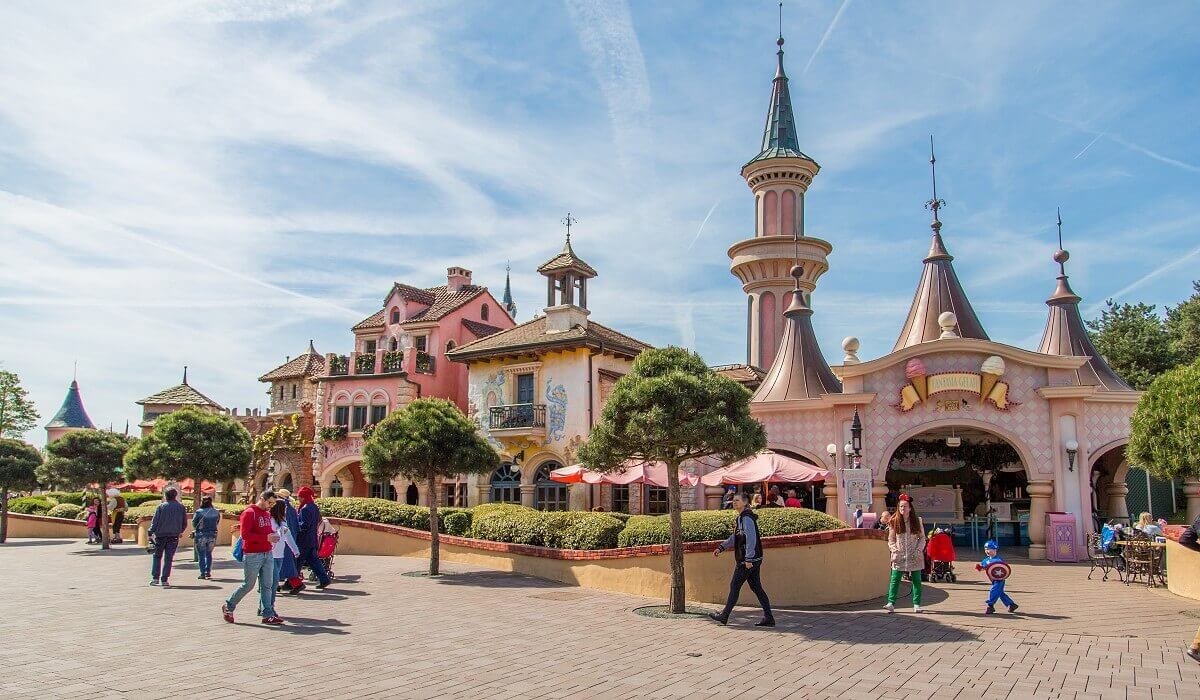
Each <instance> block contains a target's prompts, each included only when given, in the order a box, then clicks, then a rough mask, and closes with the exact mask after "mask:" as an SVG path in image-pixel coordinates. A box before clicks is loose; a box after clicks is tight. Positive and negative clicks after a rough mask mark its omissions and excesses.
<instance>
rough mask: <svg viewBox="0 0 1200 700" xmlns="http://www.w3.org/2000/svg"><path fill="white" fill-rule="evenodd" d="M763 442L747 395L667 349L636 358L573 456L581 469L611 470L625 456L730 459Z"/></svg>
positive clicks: (693, 357) (693, 359)
mask: <svg viewBox="0 0 1200 700" xmlns="http://www.w3.org/2000/svg"><path fill="white" fill-rule="evenodd" d="M764 447H766V434H765V432H764V431H763V427H762V425H760V424H759V422H758V421H756V420H754V418H753V417H751V416H750V392H748V391H747V390H746V389H745V388H744V387H742V386H741V385H740V384H738V383H737V382H735V381H733V380H732V379H729V378H727V377H722V376H721V375H719V374H717V373H715V372H713V371H712V370H711V369H709V368H708V365H706V364H704V360H702V359H701V358H700V356H699V355H697V354H696V353H693V352H689V351H687V350H684V349H682V348H674V347H669V348H662V349H658V350H647V351H645V352H643V353H642V354H640V355H638V357H637V359H636V360H634V362H633V367H632V369H631V370H630V372H629V374H627V375H625V376H624V377H622V378H621V380H620V381H618V382H617V385H616V386H615V387H614V388H613V391H612V394H611V395H610V396H609V398H608V402H607V403H606V404H605V405H604V411H603V412H602V413H601V416H600V421H599V423H597V424H596V426H595V427H594V428H593V429H592V433H591V437H590V438H589V439H588V441H587V443H586V444H584V445H583V446H582V447H581V448H580V451H579V456H580V459H581V460H582V461H583V463H584V464H586V465H587V467H588V468H589V469H593V470H595V471H601V472H611V471H617V470H619V469H621V468H622V467H623V465H624V463H625V461H626V460H628V459H631V458H640V459H646V460H649V461H661V462H666V463H667V464H668V465H675V466H678V465H679V463H680V462H682V461H684V460H687V459H694V458H697V457H706V456H709V455H719V456H721V457H722V458H723V459H725V460H726V461H733V460H737V459H741V458H742V457H747V456H749V455H752V454H754V453H755V452H757V451H759V450H761V449H763V448H764Z"/></svg>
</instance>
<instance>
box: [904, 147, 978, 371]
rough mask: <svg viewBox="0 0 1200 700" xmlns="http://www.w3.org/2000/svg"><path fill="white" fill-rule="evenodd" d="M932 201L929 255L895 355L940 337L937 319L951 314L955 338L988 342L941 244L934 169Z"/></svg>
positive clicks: (939, 202) (933, 164) (932, 164)
mask: <svg viewBox="0 0 1200 700" xmlns="http://www.w3.org/2000/svg"><path fill="white" fill-rule="evenodd" d="M936 162H937V159H936V158H935V157H934V155H933V139H932V137H931V138H930V140H929V165H930V167H931V168H935V167H936ZM933 173H934V175H933V199H931V200H929V202H928V203H926V206H927V207H929V209H930V210H932V211H933V222H932V223H931V224H930V225H929V226H930V228H931V229H933V240H932V241H930V244H929V254H928V255H926V256H925V260H924V261H923V262H924V263H925V269H924V270H922V272H921V281H920V282H918V283H917V291H916V293H915V294H914V295H913V300H912V306H910V307H909V309H908V318H907V319H906V320H905V321H904V329H903V330H901V331H900V337H899V338H897V339H896V345H895V347H893V348H892V352H895V351H897V350H899V349H901V348H906V347H909V346H911V345H917V344H919V343H927V342H929V341H931V340H937V339H938V338H939V337H941V335H942V329H941V326H940V325H938V317H939V316H941V315H942V314H943V313H945V312H947V311H950V312H952V313H954V315H955V316H956V317H957V318H958V335H959V337H962V338H978V339H980V340H988V336H987V332H985V331H984V330H983V324H981V323H980V322H979V317H978V316H977V315H976V314H975V309H974V308H973V307H972V306H971V300H970V299H968V298H967V293H966V292H964V291H963V288H962V284H961V283H960V282H959V281H958V275H957V274H955V272H954V256H953V255H950V253H949V252H948V251H947V250H946V244H945V243H944V242H943V241H942V222H941V221H940V220H939V219H938V211H939V210H940V209H941V208H942V205H943V204H945V202H943V201H942V200H940V199H938V196H937V171H936V169H935V170H933Z"/></svg>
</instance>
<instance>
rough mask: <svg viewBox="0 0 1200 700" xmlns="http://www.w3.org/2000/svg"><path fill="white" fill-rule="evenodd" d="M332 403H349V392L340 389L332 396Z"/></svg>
mask: <svg viewBox="0 0 1200 700" xmlns="http://www.w3.org/2000/svg"><path fill="white" fill-rule="evenodd" d="M332 400H333V403H335V404H336V403H346V404H349V403H350V392H348V391H346V390H345V389H342V390H340V391H338V392H337V393H336V394H334V395H333V399H332Z"/></svg>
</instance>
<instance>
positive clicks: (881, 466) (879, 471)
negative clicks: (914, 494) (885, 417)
mask: <svg viewBox="0 0 1200 700" xmlns="http://www.w3.org/2000/svg"><path fill="white" fill-rule="evenodd" d="M959 426H962V427H967V428H977V429H979V430H982V431H984V432H988V433H991V434H993V435H995V436H996V437H998V438H1002V439H1003V440H1004V441H1005V442H1007V443H1008V444H1009V445H1010V446H1011V447H1012V448H1013V449H1014V450H1016V452H1017V456H1018V457H1020V458H1021V464H1022V465H1023V466H1024V467H1025V478H1026V479H1028V480H1029V481H1035V480H1037V479H1038V478H1039V476H1038V475H1037V474H1036V473H1035V472H1034V471H1033V455H1032V452H1030V450H1029V446H1028V445H1026V444H1025V443H1024V442H1023V441H1021V439H1020V438H1018V437H1017V436H1016V435H1014V434H1013V433H1012V431H1010V430H1008V429H1006V428H1002V427H1000V426H998V425H996V424H994V423H988V422H987V421H981V420H976V419H973V418H946V419H942V420H935V421H930V422H928V423H922V424H920V425H914V426H912V427H911V428H908V429H907V430H905V431H903V432H901V433H900V434H899V435H897V436H896V437H894V438H892V440H891V442H889V443H888V444H887V446H886V447H884V449H883V451H882V452H881V453H880V458H879V461H878V462H877V463H876V464H875V465H874V466H873V467H872V470H871V471H872V472H873V473H874V475H875V478H876V479H881V478H886V476H887V468H888V464H890V463H891V461H892V455H893V454H894V453H895V452H896V450H897V449H899V447H900V446H901V445H903V444H904V442H905V441H906V440H908V439H909V438H914V437H916V436H918V435H920V434H921V433H927V432H929V431H930V430H936V429H937V428H951V427H959Z"/></svg>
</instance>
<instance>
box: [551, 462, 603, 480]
mask: <svg viewBox="0 0 1200 700" xmlns="http://www.w3.org/2000/svg"><path fill="white" fill-rule="evenodd" d="M603 478H604V475H603V474H601V473H599V472H594V471H592V470H590V469H587V468H586V467H584V466H583V465H582V464H572V465H571V466H569V467H559V468H558V469H555V470H553V471H551V472H550V480H551V481H558V482H560V483H563V484H598V483H600V481H601V479H603Z"/></svg>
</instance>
